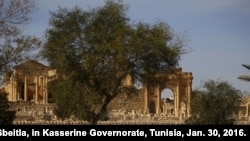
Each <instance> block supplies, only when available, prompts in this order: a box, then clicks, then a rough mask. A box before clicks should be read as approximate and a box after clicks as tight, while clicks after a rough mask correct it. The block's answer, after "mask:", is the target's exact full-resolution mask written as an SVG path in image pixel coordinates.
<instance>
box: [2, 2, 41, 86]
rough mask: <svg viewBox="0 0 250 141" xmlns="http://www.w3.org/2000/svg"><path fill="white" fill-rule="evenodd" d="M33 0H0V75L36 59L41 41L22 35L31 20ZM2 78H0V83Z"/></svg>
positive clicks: (33, 6)
mask: <svg viewBox="0 0 250 141" xmlns="http://www.w3.org/2000/svg"><path fill="white" fill-rule="evenodd" d="M34 8H35V3H34V0H0V75H1V76H3V74H4V73H6V72H9V71H11V69H12V67H13V66H15V65H16V64H19V63H22V62H25V61H27V60H28V59H30V58H35V59H36V58H37V56H36V54H35V51H37V49H39V47H40V45H41V41H40V40H39V39H38V38H36V37H32V36H27V35H23V29H24V28H23V27H24V25H26V24H27V23H29V21H30V20H31V18H30V17H29V14H30V13H31V12H33V10H34ZM1 79H2V77H1V78H0V81H3V80H1Z"/></svg>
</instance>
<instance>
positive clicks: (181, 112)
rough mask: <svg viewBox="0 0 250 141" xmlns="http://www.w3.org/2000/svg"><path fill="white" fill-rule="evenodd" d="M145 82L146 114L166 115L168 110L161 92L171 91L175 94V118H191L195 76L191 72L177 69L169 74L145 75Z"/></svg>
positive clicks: (173, 114)
mask: <svg viewBox="0 0 250 141" xmlns="http://www.w3.org/2000/svg"><path fill="white" fill-rule="evenodd" d="M145 76H146V77H147V79H146V80H145V81H143V89H144V90H143V93H144V98H145V99H144V113H153V114H166V113H167V112H169V111H167V108H166V106H165V102H164V101H163V100H162V97H161V91H162V90H163V89H165V88H168V89H171V90H172V91H173V94H174V99H173V111H172V113H171V114H172V116H174V117H189V116H190V100H191V92H192V80H193V76H192V73H191V72H182V68H175V69H172V70H171V71H169V72H168V73H158V74H157V75H154V76H148V75H145Z"/></svg>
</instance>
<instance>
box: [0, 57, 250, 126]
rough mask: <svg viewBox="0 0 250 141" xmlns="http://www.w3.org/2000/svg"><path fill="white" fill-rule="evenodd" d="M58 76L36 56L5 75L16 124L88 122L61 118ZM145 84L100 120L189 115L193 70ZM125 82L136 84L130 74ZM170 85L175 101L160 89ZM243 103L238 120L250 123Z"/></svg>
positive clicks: (165, 120)
mask: <svg viewBox="0 0 250 141" xmlns="http://www.w3.org/2000/svg"><path fill="white" fill-rule="evenodd" d="M56 78H57V75H56V71H55V70H52V69H50V68H49V67H48V66H46V65H43V64H41V63H39V62H36V61H34V60H30V61H28V62H26V63H23V64H20V65H18V66H15V67H14V68H13V71H12V72H9V73H6V74H5V76H4V79H5V80H4V85H3V88H2V90H4V91H6V92H7V93H9V95H8V100H9V102H10V109H12V110H15V111H17V114H16V116H17V118H16V120H15V121H14V123H15V124H88V122H86V121H75V120H74V119H68V120H66V121H61V120H59V119H57V118H56V116H55V115H54V113H53V109H54V106H55V105H54V104H53V103H49V101H48V100H49V97H50V96H49V93H48V92H47V84H48V83H49V82H50V81H51V80H54V79H56ZM143 78H144V79H143V81H142V88H140V89H139V92H138V93H137V94H132V95H131V97H129V96H128V95H126V94H120V95H118V96H117V97H116V98H115V99H113V100H112V101H111V103H110V105H109V107H108V110H109V117H110V120H109V121H100V123H99V124H182V123H183V121H184V119H185V118H188V117H189V116H190V111H191V109H190V103H191V100H192V97H193V96H194V95H192V80H193V76H192V73H191V72H182V68H174V69H172V70H170V71H169V72H167V73H158V74H156V75H153V76H152V75H147V74H145V75H144V77H143ZM123 82H124V83H123V84H125V85H133V84H134V83H133V82H132V80H131V78H130V76H128V77H127V78H126V79H125V80H124V81H123ZM165 88H168V89H170V90H172V92H173V97H174V99H173V101H172V102H169V101H168V102H167V101H166V100H164V99H163V98H162V94H161V92H162V91H163V90H164V89H165ZM246 100H247V101H246V103H244V104H243V105H242V106H241V111H240V112H239V113H238V115H235V116H236V117H237V118H238V121H237V123H239V124H242V123H243V124H249V121H250V116H249V113H250V108H249V107H250V99H249V98H248V99H246Z"/></svg>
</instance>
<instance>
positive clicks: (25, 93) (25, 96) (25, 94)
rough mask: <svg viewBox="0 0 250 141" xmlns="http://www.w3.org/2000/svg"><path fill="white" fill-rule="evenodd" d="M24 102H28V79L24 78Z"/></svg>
mask: <svg viewBox="0 0 250 141" xmlns="http://www.w3.org/2000/svg"><path fill="white" fill-rule="evenodd" d="M24 101H27V78H26V76H24Z"/></svg>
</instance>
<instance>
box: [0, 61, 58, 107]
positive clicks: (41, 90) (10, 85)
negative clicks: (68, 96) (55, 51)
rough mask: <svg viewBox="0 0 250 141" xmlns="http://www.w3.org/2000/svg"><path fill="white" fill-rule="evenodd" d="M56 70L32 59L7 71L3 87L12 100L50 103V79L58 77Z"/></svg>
mask: <svg viewBox="0 0 250 141" xmlns="http://www.w3.org/2000/svg"><path fill="white" fill-rule="evenodd" d="M55 74H56V72H55V70H51V69H50V68H49V67H48V66H46V65H43V64H41V63H39V62H37V61H34V60H30V61H27V62H25V63H23V64H20V65H17V66H15V67H14V68H13V70H12V71H11V72H8V73H5V76H4V84H3V89H4V91H5V92H7V93H8V100H9V101H10V102H17V101H30V102H34V103H36V104H47V103H48V97H49V95H48V91H47V84H48V81H50V80H51V79H53V78H55V77H56V75H55Z"/></svg>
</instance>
